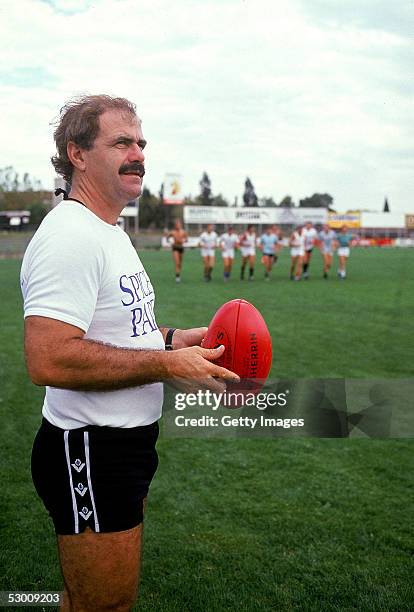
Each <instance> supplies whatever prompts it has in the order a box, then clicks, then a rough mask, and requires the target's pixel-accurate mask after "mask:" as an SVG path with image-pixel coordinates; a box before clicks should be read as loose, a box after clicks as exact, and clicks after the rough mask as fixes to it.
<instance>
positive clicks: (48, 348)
mask: <svg viewBox="0 0 414 612" xmlns="http://www.w3.org/2000/svg"><path fill="white" fill-rule="evenodd" d="M199 329H202V330H205V328H199ZM181 331H183V332H185V331H192V330H181ZM204 333H205V332H204ZM174 335H175V334H174ZM179 336H180V334H179ZM179 336H178V338H179ZM223 351H224V347H220V348H218V349H203V348H201V347H200V346H192V347H189V348H182V349H178V350H174V351H159V350H135V349H129V348H121V347H116V346H111V345H107V344H103V343H100V342H97V341H94V340H89V339H86V338H84V332H83V331H82V330H81V329H79V328H77V327H75V326H73V325H69V324H68V323H63V322H62V321H57V320H55V319H50V318H47V317H39V316H29V317H27V318H26V320H25V356H26V364H27V369H28V372H29V376H30V378H31V380H32V381H33V382H34V383H35V384H37V385H41V386H45V385H48V386H52V387H60V388H65V389H79V390H80V389H82V390H89V391H107V390H115V389H122V388H125V387H132V386H138V385H145V384H149V383H153V382H157V381H163V380H169V379H176V378H179V379H183V380H187V379H188V380H199V381H203V383H206V382H207V383H208V384H210V385H211V388H217V386H221V385H219V383H218V382H217V381H216V380H214V378H218V379H223V380H238V377H237V375H236V374H234V373H233V372H230V371H229V370H226V369H225V368H222V367H220V366H217V365H216V364H214V363H212V361H213V360H215V359H218V358H219V357H220V355H221V354H222V353H223ZM213 377H214V378H213Z"/></svg>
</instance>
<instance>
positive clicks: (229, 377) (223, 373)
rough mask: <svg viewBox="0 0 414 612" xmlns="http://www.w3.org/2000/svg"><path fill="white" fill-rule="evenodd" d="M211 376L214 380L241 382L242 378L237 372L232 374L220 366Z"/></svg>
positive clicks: (215, 368)
mask: <svg viewBox="0 0 414 612" xmlns="http://www.w3.org/2000/svg"><path fill="white" fill-rule="evenodd" d="M211 375H212V376H214V378H222V379H223V380H226V381H231V382H240V376H238V375H237V374H236V373H235V372H231V371H230V370H226V368H221V367H220V366H215V367H214V370H213V371H212V372H211Z"/></svg>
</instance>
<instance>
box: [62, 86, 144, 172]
mask: <svg viewBox="0 0 414 612" xmlns="http://www.w3.org/2000/svg"><path fill="white" fill-rule="evenodd" d="M107 110H119V111H122V112H124V113H128V114H129V115H132V116H133V117H136V107H135V104H133V103H132V102H130V101H129V100H127V99H126V98H113V97H111V96H107V95H103V94H102V95H98V96H81V97H79V98H73V99H71V100H69V101H68V102H67V103H66V104H65V105H64V106H63V107H62V108H61V109H60V113H59V118H58V119H57V120H56V123H55V125H56V129H55V131H54V133H53V137H54V139H55V143H56V149H57V153H56V155H54V156H53V157H52V158H51V162H52V164H53V167H54V168H55V170H56V172H57V173H58V174H60V175H61V176H63V178H64V179H65V181H66V182H68V183H71V182H72V174H73V165H72V162H71V161H70V159H69V157H68V154H67V145H68V142H70V141H72V142H74V143H75V144H77V145H78V146H80V147H82V149H86V150H90V149H92V147H93V144H94V142H95V138H96V137H97V136H98V133H99V117H100V115H102V113H104V112H105V111H107Z"/></svg>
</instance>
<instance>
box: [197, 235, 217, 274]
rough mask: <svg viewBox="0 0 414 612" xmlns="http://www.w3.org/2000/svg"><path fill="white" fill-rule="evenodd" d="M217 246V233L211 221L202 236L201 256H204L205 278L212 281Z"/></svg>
mask: <svg viewBox="0 0 414 612" xmlns="http://www.w3.org/2000/svg"><path fill="white" fill-rule="evenodd" d="M216 246H217V234H216V232H215V231H214V228H213V225H212V224H211V223H209V224H208V225H207V231H206V232H203V233H202V234H201V236H200V247H201V257H202V258H203V264H204V280H205V281H207V282H209V281H211V274H212V272H213V268H214V263H215V254H216Z"/></svg>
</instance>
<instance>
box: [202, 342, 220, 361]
mask: <svg viewBox="0 0 414 612" xmlns="http://www.w3.org/2000/svg"><path fill="white" fill-rule="evenodd" d="M201 350H202V353H201V356H202V357H203V358H204V359H207V361H215V360H216V359H218V358H219V357H221V356H222V354H223V353H224V351H225V347H224V344H220V346H218V347H217V348H209V349H206V348H203V349H201Z"/></svg>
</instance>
